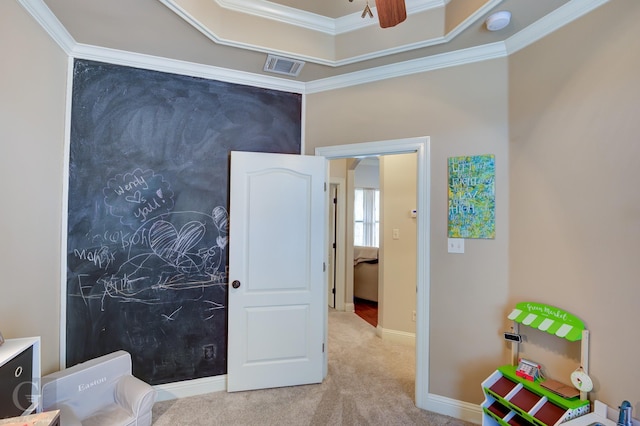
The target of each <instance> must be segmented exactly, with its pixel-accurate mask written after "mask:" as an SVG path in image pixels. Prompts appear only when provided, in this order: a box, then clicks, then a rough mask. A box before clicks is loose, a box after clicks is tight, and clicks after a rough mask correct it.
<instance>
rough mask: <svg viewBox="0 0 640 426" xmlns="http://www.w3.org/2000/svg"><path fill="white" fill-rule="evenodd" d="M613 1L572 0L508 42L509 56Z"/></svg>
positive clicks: (510, 38)
mask: <svg viewBox="0 0 640 426" xmlns="http://www.w3.org/2000/svg"><path fill="white" fill-rule="evenodd" d="M609 1H611V0H571V1H569V2H568V3H565V4H564V5H562V6H560V7H559V8H557V9H556V10H554V11H553V12H551V13H549V14H548V15H547V16H545V17H543V18H542V19H539V20H538V21H536V22H534V23H533V24H531V25H529V26H528V27H526V28H524V29H522V31H519V32H518V33H517V34H514V35H512V36H511V37H509V38H508V39H507V40H506V46H507V52H508V54H509V55H510V54H512V53H515V52H517V51H519V50H521V49H524V48H525V47H527V46H529V45H531V44H533V43H535V42H536V41H538V40H540V39H541V38H543V37H545V36H547V35H549V34H551V33H553V32H554V31H556V30H558V29H560V28H562V27H563V26H565V25H567V24H569V23H570V22H573V21H575V20H576V19H578V18H580V17H581V16H583V15H586V14H587V13H589V12H591V11H592V10H594V9H597V8H598V7H600V6H602V5H603V4H605V3H608V2H609Z"/></svg>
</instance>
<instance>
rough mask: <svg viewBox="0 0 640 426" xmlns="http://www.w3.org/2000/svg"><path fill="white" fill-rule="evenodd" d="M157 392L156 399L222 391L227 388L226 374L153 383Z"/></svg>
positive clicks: (164, 399) (166, 399) (161, 399)
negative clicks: (159, 383) (161, 383)
mask: <svg viewBox="0 0 640 426" xmlns="http://www.w3.org/2000/svg"><path fill="white" fill-rule="evenodd" d="M154 389H155V390H156V391H157V392H158V398H157V401H168V400H170V399H178V398H186V397H188V396H195V395H202V394H204V393H211V392H222V391H226V390H227V375H226V374H223V375H220V376H213V377H203V378H201V379H193V380H183V381H181V382H175V383H167V384H164V385H155V386H154Z"/></svg>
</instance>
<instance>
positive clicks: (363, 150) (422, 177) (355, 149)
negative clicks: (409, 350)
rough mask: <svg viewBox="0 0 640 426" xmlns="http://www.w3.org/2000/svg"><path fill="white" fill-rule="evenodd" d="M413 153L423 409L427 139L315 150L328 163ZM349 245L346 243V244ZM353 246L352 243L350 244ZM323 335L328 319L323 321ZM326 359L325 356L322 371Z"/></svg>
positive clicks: (423, 400)
mask: <svg viewBox="0 0 640 426" xmlns="http://www.w3.org/2000/svg"><path fill="white" fill-rule="evenodd" d="M406 153H416V157H417V169H416V170H417V172H416V180H417V181H416V189H417V194H416V210H417V217H416V234H417V235H416V237H417V238H416V241H417V244H416V245H417V247H416V255H417V259H418V262H417V267H416V377H415V403H416V406H418V407H419V408H423V409H426V406H427V398H428V395H429V389H428V386H429V369H428V366H429V286H430V283H429V258H430V257H429V223H430V219H429V217H430V211H429V199H430V179H429V138H428V137H419V138H408V139H395V140H387V141H377V142H366V143H359V144H349V145H337V146H328V147H319V148H316V150H315V154H316V155H320V156H323V157H325V158H327V159H328V160H332V159H343V158H354V157H363V156H373V155H375V156H379V155H388V154H406ZM348 244H349V242H347V245H348ZM351 245H353V242H351ZM324 326H325V334H326V330H327V319H326V316H325V321H324ZM326 368H327V359H326V357H325V371H326Z"/></svg>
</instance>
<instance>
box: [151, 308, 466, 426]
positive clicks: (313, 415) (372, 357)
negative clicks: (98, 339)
mask: <svg viewBox="0 0 640 426" xmlns="http://www.w3.org/2000/svg"><path fill="white" fill-rule="evenodd" d="M328 350H329V374H328V375H327V378H326V379H325V380H324V382H323V383H321V384H316V385H305V386H293V387H285V388H277V389H265V390H257V391H249V392H236V393H227V392H213V393H209V394H205V395H199V396H194V397H189V398H182V399H178V400H172V401H163V402H158V403H156V404H155V406H154V408H153V424H154V425H155V426H180V425H190V426H195V425H296V426H298V425H300V426H302V425H452V426H453V425H461V426H468V425H471V424H470V423H466V422H463V421H460V420H457V419H453V418H451V417H446V416H442V415H439V414H435V413H431V412H428V411H424V410H421V409H419V408H417V407H416V406H415V403H414V382H415V349H414V348H413V347H408V346H402V345H396V344H391V343H388V342H386V341H383V340H382V339H380V338H379V337H377V336H376V335H375V330H374V328H373V327H372V326H371V325H369V324H368V323H367V322H365V321H364V320H362V319H361V318H359V317H358V316H357V315H355V314H353V313H348V312H336V311H333V310H330V313H329V342H328Z"/></svg>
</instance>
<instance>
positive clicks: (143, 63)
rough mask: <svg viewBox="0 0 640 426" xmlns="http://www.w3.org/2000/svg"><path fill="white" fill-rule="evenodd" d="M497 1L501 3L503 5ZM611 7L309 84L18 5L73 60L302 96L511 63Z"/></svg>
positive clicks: (587, 5)
mask: <svg viewBox="0 0 640 426" xmlns="http://www.w3.org/2000/svg"><path fill="white" fill-rule="evenodd" d="M226 1H234V0H226ZM495 1H496V2H497V1H498V0H495ZM609 1H611V0H570V1H569V2H567V3H566V4H564V5H563V6H562V7H560V8H558V9H556V10H555V11H553V12H551V13H549V14H548V15H546V16H545V17H543V18H542V19H540V20H538V21H537V22H535V23H533V24H532V25H530V26H529V27H527V28H525V29H523V30H522V31H520V32H518V33H516V34H514V35H513V36H511V37H510V38H508V39H507V40H505V41H503V42H495V43H490V44H486V45H481V46H476V47H472V48H467V49H461V50H456V51H452V52H447V53H441V54H437V55H432V56H427V57H424V58H420V59H413V60H408V61H404V62H398V63H395V64H391V65H384V66H380V67H376V68H371V69H368V70H363V71H356V72H352V73H347V74H342V75H338V76H335V77H328V78H323V79H317V80H313V81H309V82H300V81H294V80H289V79H284V78H278V77H272V76H267V75H263V74H256V73H250V72H243V71H236V70H231V69H227V68H221V67H214V66H210V65H202V64H197V63H193V62H185V61H179V60H175V59H168V58H163V57H157V56H151V55H144V54H140V53H134V52H125V51H121V50H115V49H107V48H102V47H97V46H89V45H84V44H79V43H77V42H76V41H75V40H74V39H73V37H71V35H70V34H69V32H68V31H67V30H66V29H65V28H64V26H63V25H62V24H61V23H60V21H59V20H58V19H57V18H56V17H55V15H53V13H52V12H51V11H50V10H49V8H48V7H47V6H46V4H45V3H44V1H43V0H18V2H19V3H20V4H21V5H22V7H24V9H25V10H26V11H27V12H28V13H29V14H30V15H31V16H32V17H33V18H34V19H35V20H36V21H37V23H38V24H39V25H40V26H41V27H42V28H43V29H44V30H45V31H46V32H47V33H48V34H49V36H50V37H51V38H52V39H53V40H54V41H55V42H56V43H57V44H58V45H59V46H60V47H61V48H62V49H63V50H64V51H65V52H66V53H67V55H69V56H72V57H74V58H81V59H90V60H96V61H103V62H109V63H115V64H120V65H128V66H133V67H138V68H146V69H152V70H157V71H165V72H172V73H177V74H183V75H191V76H194V77H202V78H210V79H215V80H220V81H225V82H229V83H237V84H246V85H251V86H255V87H262V88H268V89H273V90H283V91H288V92H293V93H301V94H310V93H318V92H324V91H328V90H334V89H340V88H345V87H350V86H354V85H358V84H365V83H371V82H375V81H380V80H385V79H390V78H397V77H401V76H405V75H411V74H416V73H422V72H428V71H433V70H437V69H442V68H447V67H453V66H458V65H464V64H468V63H474V62H479V61H485V60H489V59H495V58H501V57H505V56H508V55H510V54H512V53H515V52H517V51H518V50H521V49H523V48H525V47H526V46H529V45H530V44H532V43H535V42H536V41H538V40H540V39H541V38H543V37H545V36H546V35H548V34H550V33H552V32H554V31H556V30H557V29H559V28H561V27H563V26H564V25H566V24H568V23H570V22H572V21H574V20H575V19H577V18H579V17H580V16H583V15H585V14H587V13H589V12H591V11H592V10H594V9H596V8H598V7H599V6H601V5H603V4H605V3H608V2H609ZM425 4H428V5H429V7H433V5H431V4H430V3H428V2H427V3H425ZM445 4H446V1H445ZM492 4H493V3H492ZM482 10H483V11H484V10H486V9H485V8H483V9H482ZM471 19H472V18H471V17H470V18H469V20H471ZM465 25H466V21H465V22H463V23H461V24H460V25H459V26H458V27H456V28H455V29H454V30H453V31H451V32H450V33H449V34H448V35H447V36H446V37H442V38H440V39H438V40H432V41H430V43H440V42H446V41H449V40H450V38H451V37H454V36H455V35H456V34H457V33H458V32H459V31H462V30H463V29H464V28H465ZM274 53H275V52H274ZM364 59H367V58H365V57H362V58H358V60H364ZM303 60H304V59H303Z"/></svg>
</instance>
